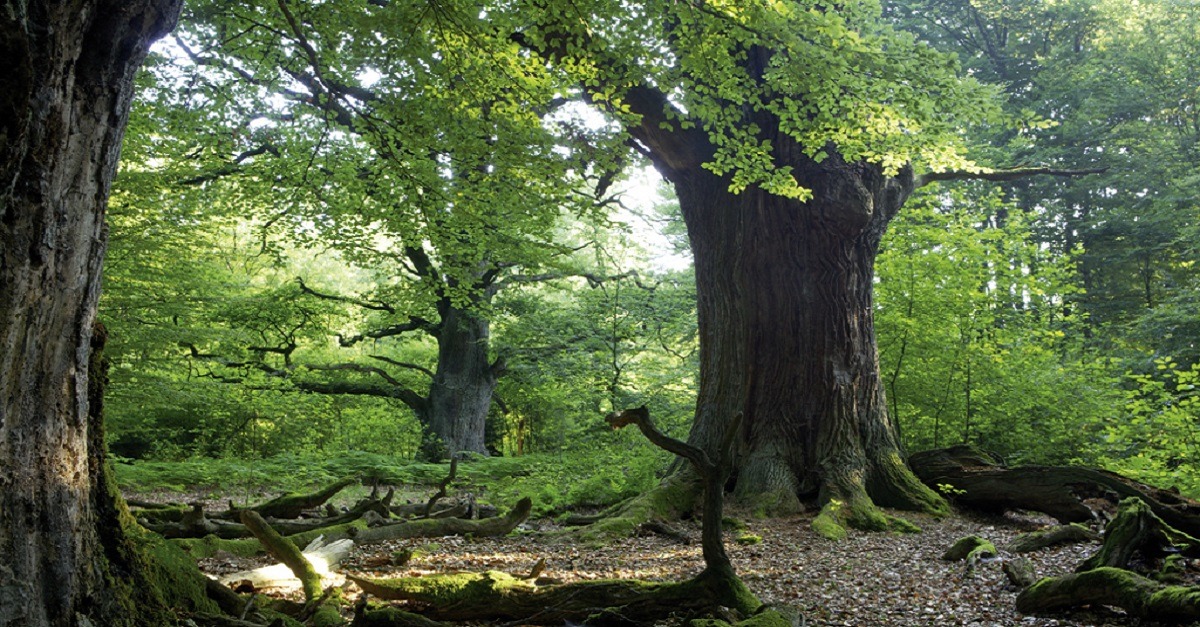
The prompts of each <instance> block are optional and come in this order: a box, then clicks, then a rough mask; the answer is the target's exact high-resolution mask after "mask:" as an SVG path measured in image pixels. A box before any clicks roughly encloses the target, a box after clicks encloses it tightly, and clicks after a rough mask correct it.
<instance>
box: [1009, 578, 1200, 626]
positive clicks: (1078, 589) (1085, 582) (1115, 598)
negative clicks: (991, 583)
mask: <svg viewBox="0 0 1200 627" xmlns="http://www.w3.org/2000/svg"><path fill="white" fill-rule="evenodd" d="M1093 604H1096V605H1111V606H1115V607H1119V608H1122V609H1124V610H1125V611H1127V612H1129V613H1130V614H1132V615H1134V616H1137V617H1140V618H1147V619H1153V620H1156V621H1160V622H1180V623H1185V622H1191V621H1195V620H1200V588H1195V587H1190V586H1188V587H1185V586H1164V585H1162V584H1160V583H1158V582H1157V581H1154V580H1152V579H1148V578H1146V577H1143V576H1141V575H1139V574H1137V573H1133V572H1130V571H1128V570H1122V569H1120V568H1111V567H1107V566H1106V567H1102V568H1097V569H1096V570H1089V571H1086V572H1082V573H1073V574H1070V575H1064V576H1062V577H1047V578H1045V579H1042V580H1041V581H1039V582H1037V583H1035V584H1033V585H1032V586H1030V587H1029V588H1027V589H1025V590H1024V591H1023V592H1021V594H1019V595H1017V611H1018V612H1022V613H1025V614H1042V613H1047V612H1057V611H1062V610H1067V609H1070V608H1074V607H1079V606H1082V605H1093Z"/></svg>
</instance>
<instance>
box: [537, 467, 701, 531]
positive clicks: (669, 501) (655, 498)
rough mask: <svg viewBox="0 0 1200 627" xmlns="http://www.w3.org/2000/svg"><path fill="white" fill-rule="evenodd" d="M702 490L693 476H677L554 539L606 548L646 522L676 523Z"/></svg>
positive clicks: (689, 508) (694, 502) (678, 474)
mask: <svg viewBox="0 0 1200 627" xmlns="http://www.w3.org/2000/svg"><path fill="white" fill-rule="evenodd" d="M701 491H702V490H701V488H700V484H699V482H698V481H697V480H696V478H695V477H694V476H693V475H692V473H689V472H681V473H676V474H674V475H672V476H671V477H668V478H667V479H665V480H663V482H662V483H660V484H659V485H658V486H656V487H655V488H654V489H652V490H650V491H649V492H646V493H645V494H643V495H641V496H636V497H634V498H632V499H630V500H628V501H626V502H625V503H623V504H622V505H621V506H620V507H618V508H616V510H615V511H613V512H611V513H609V514H608V515H606V516H604V517H603V518H601V519H600V520H599V521H597V522H594V523H592V524H590V525H587V526H586V527H580V528H578V529H572V530H569V531H565V532H562V533H560V534H556V535H555V536H554V537H555V538H556V539H560V540H563V541H570V542H579V543H582V544H584V545H587V546H600V545H604V544H606V543H608V542H609V541H610V540H613V539H615V538H624V537H628V536H630V535H633V533H634V532H635V531H637V529H638V527H640V526H641V525H642V523H644V522H647V521H650V520H676V519H678V518H680V517H682V516H683V515H684V514H686V513H688V512H691V511H692V510H693V509H694V508H695V507H696V502H697V500H698V499H699V497H700V493H701Z"/></svg>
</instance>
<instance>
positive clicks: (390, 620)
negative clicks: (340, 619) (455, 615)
mask: <svg viewBox="0 0 1200 627" xmlns="http://www.w3.org/2000/svg"><path fill="white" fill-rule="evenodd" d="M441 625H442V623H439V622H438V621H435V620H433V619H429V618H425V617H424V616H421V615H420V614H414V613H412V612H405V611H404V610H401V609H399V608H395V607H369V606H366V605H365V604H364V605H362V606H361V607H358V608H356V609H355V613H354V622H353V623H351V627H441Z"/></svg>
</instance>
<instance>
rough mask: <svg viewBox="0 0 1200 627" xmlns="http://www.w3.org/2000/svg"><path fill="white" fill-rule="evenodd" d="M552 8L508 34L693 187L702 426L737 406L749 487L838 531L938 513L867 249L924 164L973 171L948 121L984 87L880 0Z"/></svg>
mask: <svg viewBox="0 0 1200 627" xmlns="http://www.w3.org/2000/svg"><path fill="white" fill-rule="evenodd" d="M539 6H540V7H541V9H542V19H541V20H539V21H538V23H537V24H536V25H535V26H533V27H530V28H528V29H525V30H522V31H521V32H520V33H518V34H517V35H516V36H515V39H516V40H518V41H520V42H521V43H522V44H523V45H525V46H527V47H528V48H529V49H530V50H532V51H535V52H536V53H537V54H540V55H542V56H543V57H544V58H546V59H548V60H549V61H551V62H553V63H557V64H558V65H559V66H560V67H562V68H563V69H564V71H566V72H568V73H570V74H571V75H573V76H575V77H577V78H578V80H579V83H580V84H581V85H583V90H584V92H585V94H586V95H587V97H588V98H590V99H591V101H592V102H594V103H595V104H597V105H598V106H599V107H601V108H602V109H603V110H605V111H607V112H608V113H609V114H610V115H612V116H613V117H614V119H616V120H617V121H619V122H620V123H621V124H622V125H623V126H624V128H625V129H626V130H627V132H628V133H629V136H630V143H631V145H632V146H633V147H634V149H635V150H637V151H639V152H641V153H643V154H644V155H646V156H647V157H649V159H650V160H651V161H652V162H653V164H654V166H655V167H656V168H657V169H658V171H659V172H661V173H662V175H663V176H664V177H665V178H666V179H668V180H669V181H670V182H671V183H672V184H673V185H674V187H675V190H676V193H677V195H678V197H679V204H680V208H681V211H682V213H683V217H684V219H685V221H686V224H687V229H688V236H689V239H690V242H691V247H692V252H693V254H694V256H695V263H696V282H697V286H696V287H697V300H698V315H699V325H700V353H701V372H700V390H699V398H698V402H697V409H696V418H695V423H694V427H693V429H692V433H691V436H690V440H691V442H692V443H693V444H696V445H699V446H701V447H702V448H704V449H706V450H708V451H709V452H710V454H711V453H713V452H714V447H715V446H716V443H718V442H720V441H721V440H722V438H723V435H724V432H725V429H726V425H727V424H729V423H730V420H731V418H732V417H734V416H735V415H737V414H741V415H742V417H743V419H742V422H741V424H742V427H741V429H742V432H741V433H740V434H738V437H737V441H738V443H739V447H738V451H737V456H736V457H737V458H736V460H735V473H736V476H735V481H736V488H735V491H736V493H738V494H739V495H740V496H742V497H744V498H746V499H747V500H750V501H752V502H754V503H757V504H758V505H759V506H762V507H765V508H767V509H776V510H787V509H794V508H795V507H797V506H798V505H799V499H800V498H802V497H808V498H815V499H817V500H818V501H819V502H820V503H822V504H823V506H824V508H825V509H824V511H825V513H826V516H823V517H821V518H819V519H818V520H819V521H820V522H819V523H818V524H819V526H821V527H822V530H823V531H826V532H828V533H829V534H831V535H837V534H838V533H840V531H839V530H840V523H843V522H849V523H850V524H853V525H857V526H862V527H868V528H886V527H889V526H893V525H896V524H900V523H899V521H895V520H892V519H889V518H888V517H886V516H883V515H882V514H880V513H879V512H878V510H876V509H875V507H874V505H875V504H879V505H885V506H889V507H897V508H905V509H914V510H925V511H943V510H944V508H945V504H944V502H943V501H942V499H941V498H940V497H939V496H938V495H937V494H935V493H934V492H932V491H930V490H929V489H928V488H926V487H925V486H923V485H922V484H920V482H918V481H917V480H916V479H915V478H914V477H913V475H912V474H911V473H910V472H909V469H908V468H907V466H906V465H905V459H904V453H903V451H902V450H901V447H900V445H899V443H898V441H897V437H896V432H895V429H894V426H893V424H892V422H891V420H890V419H889V417H888V414H887V411H886V406H885V403H884V391H883V388H882V386H881V384H880V375H879V367H878V360H877V354H876V344H875V331H874V323H873V311H872V282H873V264H874V260H875V255H876V253H877V250H878V247H879V242H880V238H882V236H883V235H884V232H885V230H886V228H887V225H888V222H889V221H890V220H891V219H892V217H893V216H895V215H896V212H897V211H899V210H900V208H901V206H902V205H903V204H904V202H905V199H906V198H907V197H908V196H909V194H910V193H911V192H912V191H913V189H914V187H915V186H917V185H919V184H921V183H922V182H924V181H925V180H929V179H926V178H923V177H922V176H920V175H918V174H917V171H918V170H926V171H932V172H936V171H942V170H946V169H954V168H969V166H968V165H967V164H966V163H965V162H964V161H963V160H962V159H961V158H960V157H959V156H958V153H957V152H956V149H955V148H954V147H955V146H956V145H958V144H957V141H956V139H955V125H961V124H963V123H965V122H969V121H971V120H976V121H978V120H980V119H981V118H982V115H983V114H984V113H985V112H987V111H988V110H989V107H988V106H987V105H986V104H984V103H985V98H984V97H983V95H982V94H981V93H980V92H979V91H978V90H977V89H976V86H975V85H974V84H973V83H972V82H970V81H964V80H960V79H959V78H957V77H956V76H955V67H954V63H953V61H952V60H949V59H947V58H946V57H943V56H940V55H938V54H935V53H933V52H931V51H930V50H928V49H927V48H924V47H922V46H921V45H918V44H915V43H913V41H912V40H911V38H910V37H907V36H904V35H902V34H899V33H896V32H893V31H890V30H889V29H887V28H886V27H884V26H882V25H881V24H880V22H879V19H878V16H879V13H878V11H879V7H878V4H877V3H874V2H855V1H852V2H838V3H832V2H808V1H801V2H750V3H722V2H717V3H711V2H661V3H659V2H644V3H635V4H634V5H632V6H629V5H622V6H628V9H627V10H625V11H623V12H622V13H620V14H618V13H617V12H616V11H615V10H613V8H614V7H613V5H612V3H605V2H593V3H582V4H581V3H578V2H575V3H571V7H570V8H564V7H559V6H557V5H556V4H555V3H547V4H540V5H539ZM938 176H950V174H940V175H938ZM930 178H936V176H934V177H930ZM827 523H828V524H827Z"/></svg>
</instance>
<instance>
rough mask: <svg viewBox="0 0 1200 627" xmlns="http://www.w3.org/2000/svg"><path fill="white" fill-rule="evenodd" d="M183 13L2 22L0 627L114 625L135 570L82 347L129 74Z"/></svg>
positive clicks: (97, 6)
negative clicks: (122, 584) (94, 415)
mask: <svg viewBox="0 0 1200 627" xmlns="http://www.w3.org/2000/svg"><path fill="white" fill-rule="evenodd" d="M178 10H179V2H178V1H176V0H139V1H134V2H115V1H108V0H82V1H78V2H69V3H63V2H41V1H32V0H24V1H17V2H8V3H6V4H5V7H4V9H3V10H0V58H3V59H4V63H5V69H4V71H3V72H2V73H0V247H2V248H0V625H13V626H16V625H21V626H41V625H74V624H78V623H79V622H80V621H81V617H83V616H91V617H92V618H93V619H94V620H95V621H96V622H98V623H101V624H119V622H118V620H119V619H115V617H114V616H113V615H112V614H110V612H112V611H114V609H115V608H114V605H117V604H118V603H119V597H120V595H118V594H116V593H115V590H114V589H115V587H116V586H117V585H119V584H118V582H117V580H118V579H120V578H121V577H122V576H127V575H128V572H125V573H124V574H123V572H122V571H123V569H128V568H131V567H132V566H131V564H129V563H124V561H125V560H124V557H123V553H122V551H121V548H120V544H121V543H122V542H123V538H122V536H121V535H120V526H119V525H118V524H117V522H116V516H117V514H116V512H115V510H114V509H113V508H112V507H111V506H110V505H111V502H110V500H109V499H110V497H111V496H112V495H111V494H110V493H109V492H107V491H106V487H107V486H106V485H105V484H104V483H103V479H104V475H103V472H102V465H103V456H104V448H103V443H102V439H101V438H100V436H99V434H98V433H97V432H96V429H97V428H98V424H97V423H96V422H94V421H90V420H89V398H88V396H89V394H88V382H89V381H88V377H89V363H88V361H89V354H90V348H89V347H90V342H91V339H92V332H93V329H92V326H93V325H92V323H93V320H94V317H95V310H96V300H97V296H98V291H99V285H100V264H101V259H102V257H103V255H104V245H105V226H104V211H105V204H106V202H107V198H108V193H109V184H110V181H111V180H112V177H113V173H114V171H115V169H116V165H117V155H118V152H119V150H120V145H121V137H122V134H123V131H124V128H125V123H126V120H127V118H128V112H129V104H130V100H131V98H132V96H133V75H134V73H135V72H136V71H137V68H138V66H139V65H140V63H141V61H142V59H143V58H144V56H145V54H146V50H147V47H148V45H149V44H150V42H151V41H152V40H154V39H155V38H157V37H159V36H161V35H162V34H164V33H165V32H166V31H167V30H169V29H170V28H171V27H172V25H173V24H174V22H175V19H176V16H177V13H178ZM126 609H127V608H126ZM150 609H151V608H147V610H148V611H150Z"/></svg>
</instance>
